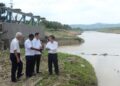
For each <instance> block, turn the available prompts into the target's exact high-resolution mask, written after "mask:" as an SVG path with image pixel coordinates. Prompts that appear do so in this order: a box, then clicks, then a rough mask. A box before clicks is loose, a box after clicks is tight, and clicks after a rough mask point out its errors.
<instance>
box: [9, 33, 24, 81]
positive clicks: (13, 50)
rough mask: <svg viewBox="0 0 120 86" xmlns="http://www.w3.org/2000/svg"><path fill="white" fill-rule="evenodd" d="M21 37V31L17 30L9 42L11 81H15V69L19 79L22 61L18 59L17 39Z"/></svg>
mask: <svg viewBox="0 0 120 86" xmlns="http://www.w3.org/2000/svg"><path fill="white" fill-rule="evenodd" d="M22 38H23V36H22V33H21V32H17V33H16V36H15V38H14V39H13V40H12V41H11V44H10V60H11V63H12V67H11V81H12V82H16V81H17V79H16V71H17V78H18V79H19V78H20V77H21V76H22V75H23V74H22V69H23V63H22V61H21V59H20V46H19V41H21V40H22Z"/></svg>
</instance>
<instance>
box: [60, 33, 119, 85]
mask: <svg viewBox="0 0 120 86" xmlns="http://www.w3.org/2000/svg"><path fill="white" fill-rule="evenodd" d="M79 37H81V38H83V39H84V40H85V43H83V44H82V45H76V46H63V47H60V48H59V50H58V51H60V52H65V53H70V54H75V55H80V56H82V57H83V58H85V59H86V60H88V61H89V62H90V63H91V64H92V65H93V67H94V69H95V72H96V76H97V78H98V86H120V34H112V33H102V32H95V31H88V32H84V33H83V34H82V35H80V36H79Z"/></svg>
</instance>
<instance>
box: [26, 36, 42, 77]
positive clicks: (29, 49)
mask: <svg viewBox="0 0 120 86" xmlns="http://www.w3.org/2000/svg"><path fill="white" fill-rule="evenodd" d="M33 38H34V35H33V34H30V35H29V38H28V39H27V40H26V41H25V44H24V45H25V56H26V78H29V77H31V76H33V73H34V55H35V54H34V50H36V51H40V49H36V48H33Z"/></svg>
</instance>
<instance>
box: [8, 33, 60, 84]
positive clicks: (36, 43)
mask: <svg viewBox="0 0 120 86" xmlns="http://www.w3.org/2000/svg"><path fill="white" fill-rule="evenodd" d="M22 39H23V34H22V33H21V32H17V33H16V36H15V38H14V39H13V40H12V41H11V44H10V60H11V63H12V67H11V81H12V82H17V80H19V79H20V78H21V76H23V75H24V74H23V73H22V70H23V62H22V60H21V55H20V45H19V42H20V41H21V40H22ZM24 47H25V58H26V73H25V74H26V78H30V77H32V76H33V75H35V74H36V73H40V71H39V66H40V60H41V54H42V51H43V50H44V49H46V50H48V71H49V74H50V75H52V74H53V65H54V69H55V73H56V75H59V67H58V58H57V48H58V42H57V41H55V37H54V36H53V35H50V36H49V37H48V42H47V44H46V46H45V48H44V46H43V44H42V42H41V41H40V34H39V33H38V32H37V33H35V34H29V36H28V39H26V41H25V42H24Z"/></svg>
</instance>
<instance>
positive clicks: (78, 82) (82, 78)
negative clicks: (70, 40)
mask: <svg viewBox="0 0 120 86" xmlns="http://www.w3.org/2000/svg"><path fill="white" fill-rule="evenodd" d="M44 57H47V53H44ZM58 58H59V66H60V76H56V75H52V76H48V75H47V71H46V70H45V69H46V68H47V65H46V66H45V63H44V68H45V69H44V74H43V75H42V77H43V78H42V79H41V80H40V81H39V82H38V83H36V86H97V79H96V75H95V72H94V69H93V67H92V66H91V64H89V63H88V62H87V61H86V60H85V59H82V58H80V57H79V56H75V55H69V54H63V53H59V54H58ZM44 60H45V61H47V58H44Z"/></svg>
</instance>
